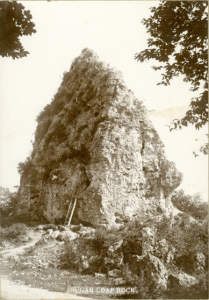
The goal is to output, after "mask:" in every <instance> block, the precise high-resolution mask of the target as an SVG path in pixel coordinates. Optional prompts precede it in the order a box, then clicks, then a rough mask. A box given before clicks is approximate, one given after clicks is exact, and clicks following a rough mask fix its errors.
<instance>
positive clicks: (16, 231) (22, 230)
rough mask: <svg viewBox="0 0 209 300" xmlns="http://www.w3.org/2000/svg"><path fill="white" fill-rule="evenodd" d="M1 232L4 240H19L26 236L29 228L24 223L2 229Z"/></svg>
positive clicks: (0, 228)
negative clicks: (20, 237)
mask: <svg viewBox="0 0 209 300" xmlns="http://www.w3.org/2000/svg"><path fill="white" fill-rule="evenodd" d="M0 232H1V238H2V239H7V240H11V239H17V238H18V237H19V236H21V235H25V234H26V232H27V226H26V225H25V224H22V223H16V224H13V225H11V226H9V227H6V228H2V227H0Z"/></svg>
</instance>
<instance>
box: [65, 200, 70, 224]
mask: <svg viewBox="0 0 209 300" xmlns="http://www.w3.org/2000/svg"><path fill="white" fill-rule="evenodd" d="M71 206H72V200H71V201H70V204H69V207H68V211H67V215H66V218H65V224H66V223H67V220H68V216H69V213H70V209H71Z"/></svg>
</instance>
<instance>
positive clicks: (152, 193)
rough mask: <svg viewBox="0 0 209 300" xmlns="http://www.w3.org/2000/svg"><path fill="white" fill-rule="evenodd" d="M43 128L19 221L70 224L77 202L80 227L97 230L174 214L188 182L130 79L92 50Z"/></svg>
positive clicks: (43, 117)
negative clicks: (175, 195) (175, 199)
mask: <svg viewBox="0 0 209 300" xmlns="http://www.w3.org/2000/svg"><path fill="white" fill-rule="evenodd" d="M37 122H38V125H37V129H36V133H35V141H34V147H33V151H32V154H31V157H30V158H29V159H28V160H27V161H26V162H25V163H21V164H20V173H21V183H20V189H19V193H20V199H21V201H20V203H19V206H18V210H17V213H18V214H29V215H30V216H31V217H33V216H35V215H36V216H38V217H40V216H43V217H44V218H46V219H47V220H48V221H49V222H58V223H62V222H64V219H65V216H66V213H67V209H68V206H69V203H70V201H73V199H75V198H76V199H77V204H76V208H75V213H74V217H73V218H74V219H73V221H74V222H80V223H83V224H91V225H94V226H98V225H101V224H107V225H108V226H116V225H117V223H119V222H121V221H123V220H124V219H127V218H132V217H133V216H136V215H138V216H139V217H141V218H144V217H145V216H147V215H158V214H166V215H168V216H169V214H170V213H172V203H171V201H170V195H171V193H172V191H173V190H174V189H175V188H176V187H177V186H178V185H179V184H180V181H181V174H180V173H179V172H178V171H177V170H176V168H175V164H174V163H172V162H169V161H168V160H167V159H166V156H165V152H164V146H163V144H162V142H161V140H160V138H159V136H158V134H157V132H156V130H155V129H154V127H153V125H152V124H151V122H150V120H149V119H148V116H147V113H146V109H145V107H144V106H143V104H142V102H140V101H139V100H138V99H137V98H136V97H135V96H134V94H133V93H132V91H131V90H129V89H128V88H127V86H126V84H125V82H124V81H123V78H122V74H121V73H120V72H118V71H116V70H115V69H112V68H110V67H109V65H108V64H106V63H104V62H101V61H100V60H99V58H98V56H97V55H96V54H95V53H94V52H93V51H92V50H89V49H84V50H83V51H82V53H81V55H80V56H79V57H77V58H76V59H75V60H74V61H73V63H72V65H71V68H70V71H69V72H67V73H65V74H64V77H63V81H62V84H61V86H60V88H59V90H58V92H57V94H56V95H55V96H54V99H53V100H52V102H51V103H50V104H49V105H47V106H46V107H45V108H44V110H43V111H42V112H41V113H40V114H39V116H38V117H37Z"/></svg>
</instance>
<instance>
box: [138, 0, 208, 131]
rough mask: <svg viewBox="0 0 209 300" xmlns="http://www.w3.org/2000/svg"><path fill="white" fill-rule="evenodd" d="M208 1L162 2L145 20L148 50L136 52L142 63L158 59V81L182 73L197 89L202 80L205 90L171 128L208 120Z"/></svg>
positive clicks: (162, 82) (194, 88)
mask: <svg viewBox="0 0 209 300" xmlns="http://www.w3.org/2000/svg"><path fill="white" fill-rule="evenodd" d="M207 6H208V2H207V1H162V2H161V3H160V4H159V5H158V7H151V13H152V14H151V16H150V17H149V18H148V19H143V21H142V23H143V24H144V25H145V26H146V28H147V32H148V33H149V35H150V36H151V37H150V38H148V49H146V50H144V51H141V52H140V53H137V54H136V55H135V59H136V60H137V61H140V62H144V61H145V60H150V59H156V60H157V61H159V62H160V63H161V65H160V66H154V67H153V69H154V70H162V69H163V70H164V73H163V74H162V81H161V82H160V83H159V84H164V85H165V86H167V85H169V84H170V81H171V79H173V78H174V77H175V76H179V74H183V75H184V81H185V82H190V83H191V90H192V91H196V90H198V89H199V88H200V87H201V84H202V83H203V88H204V91H203V92H202V93H201V94H200V96H199V97H197V98H193V99H192V101H191V104H190V107H191V109H190V110H188V111H187V113H186V116H185V117H184V118H182V119H181V120H173V127H172V128H171V130H172V129H176V128H181V126H187V125H188V123H191V124H194V125H195V127H196V128H197V129H199V128H201V127H202V126H203V125H205V124H206V123H207V122H208V13H207Z"/></svg>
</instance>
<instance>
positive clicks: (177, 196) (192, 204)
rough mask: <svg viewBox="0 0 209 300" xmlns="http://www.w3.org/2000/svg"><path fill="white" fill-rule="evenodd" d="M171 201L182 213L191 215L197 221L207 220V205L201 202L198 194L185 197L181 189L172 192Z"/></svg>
mask: <svg viewBox="0 0 209 300" xmlns="http://www.w3.org/2000/svg"><path fill="white" fill-rule="evenodd" d="M171 201H172V203H173V205H174V206H176V207H177V208H178V209H179V210H181V211H182V212H184V213H186V214H189V215H191V216H192V217H193V218H195V219H196V220H199V221H203V220H204V219H206V218H208V203H207V202H203V200H202V198H201V195H200V194H199V193H197V194H194V195H186V194H185V192H184V191H183V190H182V189H181V190H178V191H174V193H173V194H172V197H171Z"/></svg>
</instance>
